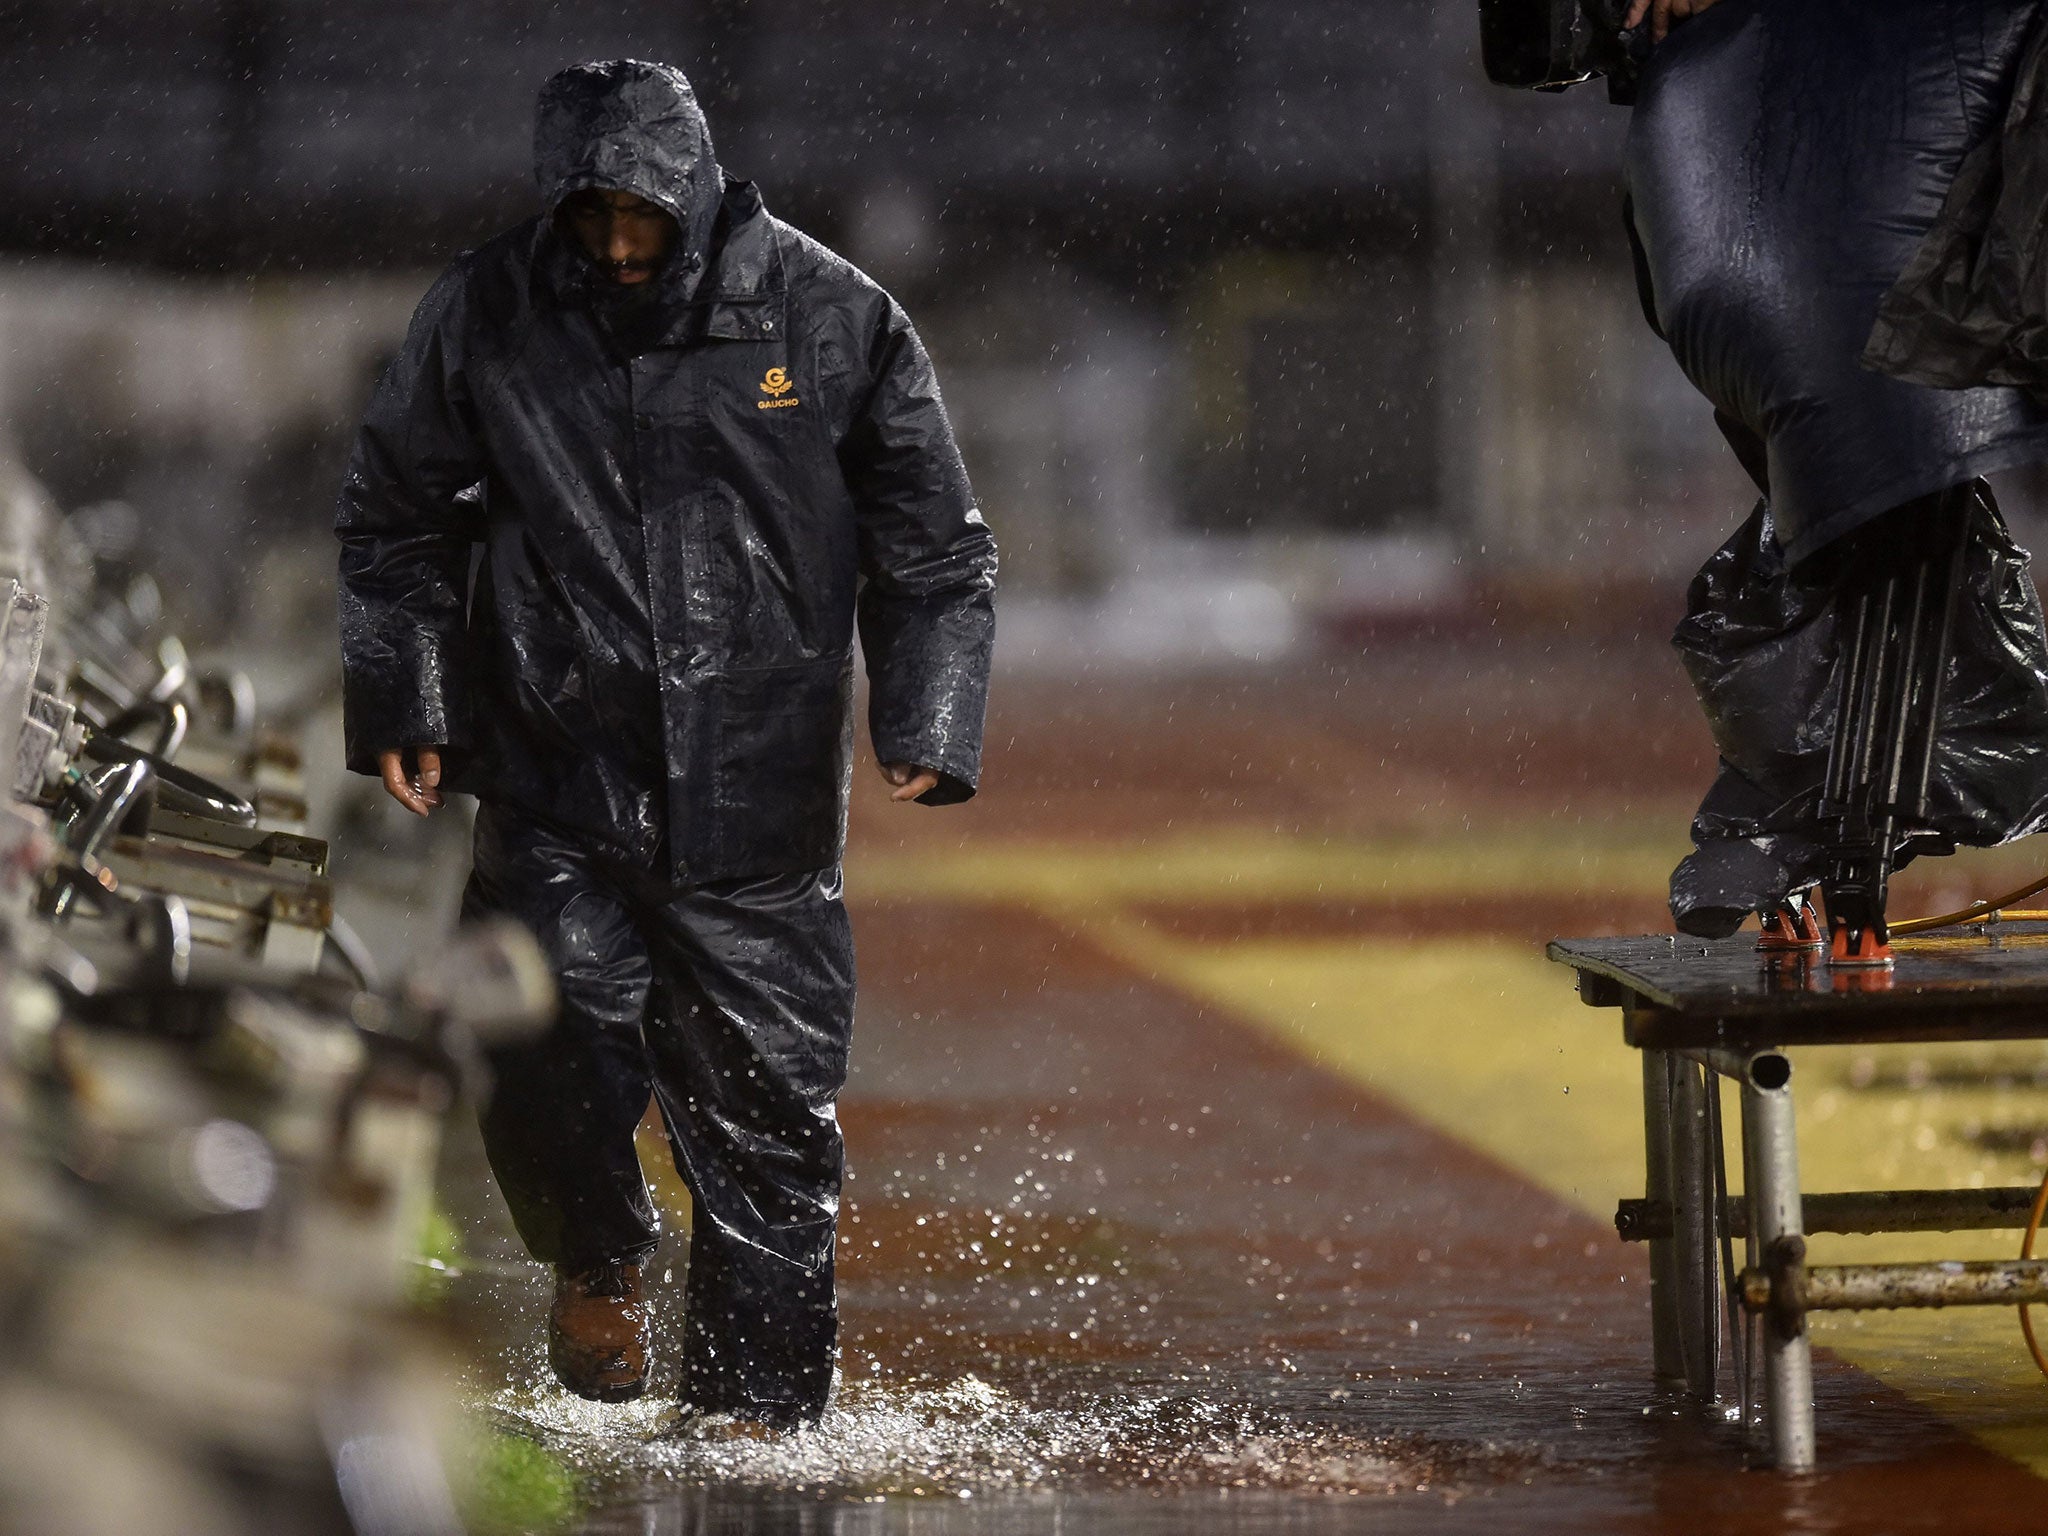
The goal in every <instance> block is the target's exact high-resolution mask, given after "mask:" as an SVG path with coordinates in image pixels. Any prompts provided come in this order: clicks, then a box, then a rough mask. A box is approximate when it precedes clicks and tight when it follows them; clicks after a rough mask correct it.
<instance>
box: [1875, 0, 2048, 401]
mask: <svg viewBox="0 0 2048 1536" xmlns="http://www.w3.org/2000/svg"><path fill="white" fill-rule="evenodd" d="M1863 361H1864V363H1865V364H1866V365H1868V366H1869V367H1872V368H1877V369H1881V370H1883V371H1884V372H1886V373H1888V374H1891V375H1892V376H1894V377H1895V378H1901V379H1908V380H1911V381H1912V382H1913V383H1916V384H1929V385H1933V386H1935V387H1937V388H1943V389H1964V388H1969V387H1971V386H1973V385H1979V384H2009V385H2013V386H2015V387H2017V388H2020V389H2024V390H2028V391H2030V392H2031V393H2033V394H2035V395H2037V396H2048V27H2044V26H2042V25H2041V24H2040V23H2039V22H2036V24H2035V27H2034V33H2033V37H2032V40H2031V41H2030V42H2029V43H2028V45H2027V52H2026V57H2025V58H2024V59H2023V60H2022V61H2021V64H2020V71H2019V83H2018V84H2017V85H2016V86H2015V87H2014V89H2013V93H2012V103H2011V105H2010V106H2009V107H2008V108H2007V109H2006V114H2005V123H2004V125H2003V127H2001V128H2000V130H1999V131H1998V132H1997V133H1995V134H1992V135H1990V136H1989V137H1988V138H1986V139H1985V140H1984V141H1983V142H1982V143H1981V144H1979V145H1978V146H1977V147H1976V148H1975V149H1973V150H1971V151H1970V154H1969V157H1968V158H1967V159H1966V160H1964V162H1963V168H1962V169H1961V170H1960V171H1958V172H1957V173H1956V179H1955V184H1954V185H1953V186H1951V187H1950V188H1949V194H1948V201H1947V202H1946V203H1945V204H1944V205H1943V206H1942V210H1941V217H1940V219H1939V220H1937V221H1936V223H1935V226H1934V228H1933V229H1932V230H1931V231H1929V232H1928V235H1927V238H1926V239H1925V240H1924V241H1922V242H1921V245H1920V249H1919V251H1918V252H1917V253H1915V255H1914V257H1913V260H1912V261H1911V262H1910V263H1908V265H1907V267H1906V270H1905V271H1904V272H1902V273H1900V274H1899V280H1898V282H1897V284H1895V285H1894V286H1893V288H1892V290H1891V292H1889V293H1887V294H1886V295H1885V296H1884V302H1883V304H1882V305H1881V306H1880V307H1879V309H1878V315H1877V325H1876V327H1875V328H1874V329H1873V330H1872V331H1871V333H1870V345H1869V346H1868V348H1866V350H1865V351H1864V354H1863Z"/></svg>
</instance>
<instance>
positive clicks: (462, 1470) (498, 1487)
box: [455, 1430, 576, 1536]
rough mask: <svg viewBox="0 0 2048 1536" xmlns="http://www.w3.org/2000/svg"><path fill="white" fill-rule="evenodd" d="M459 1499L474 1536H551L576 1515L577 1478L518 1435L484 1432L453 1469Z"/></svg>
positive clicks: (549, 1454) (558, 1458)
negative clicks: (550, 1534)
mask: <svg viewBox="0 0 2048 1536" xmlns="http://www.w3.org/2000/svg"><path fill="white" fill-rule="evenodd" d="M455 1473H456V1487H455V1501H456V1506H457V1508H458V1510H459V1511H460V1513H461V1516H462V1523H463V1525H464V1527H465V1528H466V1529H468V1531H469V1532H470V1536H549V1533H551V1532H555V1531H559V1530H562V1529H563V1528H564V1527H566V1526H567V1525H568V1523H569V1522H570V1521H571V1520H572V1519H574V1518H575V1516H576V1477H575V1474H574V1473H573V1472H571V1471H570V1470H569V1468H568V1467H567V1465H565V1464H564V1463H563V1461H562V1459H561V1458H560V1457H558V1456H556V1455H555V1454H554V1453H553V1452H551V1451H549V1450H548V1449H546V1448H545V1447H544V1446H539V1445H536V1444H534V1442H533V1441H531V1440H526V1439H522V1438H521V1437H520V1436H518V1435H508V1434H503V1433H500V1432H498V1431H494V1430H484V1431H482V1432H481V1433H480V1434H479V1435H478V1436H477V1438H476V1439H475V1440H473V1441H472V1442H471V1443H470V1445H469V1447H468V1449H467V1453H466V1454H465V1455H463V1456H462V1457H460V1458H459V1459H458V1460H457V1462H456V1466H455Z"/></svg>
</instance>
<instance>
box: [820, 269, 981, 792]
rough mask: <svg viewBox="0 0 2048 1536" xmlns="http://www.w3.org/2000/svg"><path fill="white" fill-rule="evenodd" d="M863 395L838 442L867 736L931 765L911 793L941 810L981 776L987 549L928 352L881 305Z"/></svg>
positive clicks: (892, 754)
mask: <svg viewBox="0 0 2048 1536" xmlns="http://www.w3.org/2000/svg"><path fill="white" fill-rule="evenodd" d="M867 363H868V369H867V379H868V391H867V395H866V398H865V399H864V400H861V401H858V402H857V404H856V407H855V411H854V415H853V422H852V426H851V429H850V430H849V431H848V433H847V435H846V437H845V439H844V440H843V441H842V443H841V446H840V464H841V468H842V471H843V472H844V474H845V477H846V483H847V486H848V489H849V490H850V491H851V492H852V495H853V503H854V508H855V512H856V515H857V516H858V519H859V542H860V565H861V576H862V578H863V580H862V586H861V593H860V638H861V647H862V650H863V651H864V653H865V655H866V658H867V672H868V685H869V695H868V729H869V732H870V734H871V735H872V737H873V739H874V745H875V754H876V756H878V757H879V758H880V759H881V760H882V761H883V762H885V763H888V762H902V763H915V764H918V765H919V766H921V767H925V768H931V769H935V770H937V772H938V774H939V784H938V787H937V788H936V789H933V790H930V791H928V792H927V793H926V794H924V795H922V796H921V797H920V799H921V800H922V801H923V802H924V803H925V804H927V805H949V804H952V803H955V802H957V801H961V800H965V799H967V798H968V797H969V796H971V795H972V794H973V793H974V791H975V787H976V785H977V784H978V783H979V782H980V778H981V732H982V721H983V717H984V715H985V713H986V711H987V707H988V676H989V661H990V656H991V654H992V652H993V649H994V645H995V600H994V599H995V585H996V546H995V539H994V537H993V536H992V535H991V534H990V533H989V529H988V524H987V523H986V522H984V521H983V520H982V516H981V512H980V510H979V509H978V508H977V507H976V506H975V504H974V492H973V489H972V488H971V487H970V486H969V485H968V483H967V470H966V467H965V466H964V465H963V464H962V463H961V461H960V450H959V448H958V447H957V446H955V444H954V442H953V428H952V424H951V423H950V422H948V421H947V420H946V409H945V406H944V405H943V404H941V403H940V400H939V385H938V379H937V377H936V375H935V374H934V373H933V371H932V364H931V358H930V357H929V356H927V355H926V353H925V350H924V344H923V343H922V342H920V341H919V340H918V339H917V333H916V332H915V331H914V330H912V329H911V325H910V320H909V317H908V316H906V315H905V314H904V313H903V311H902V310H901V309H900V308H898V307H897V306H896V304H895V303H894V302H892V301H887V300H885V301H884V308H883V310H882V313H881V315H880V317H879V323H878V324H877V326H876V329H875V331H874V334H873V335H872V337H871V338H870V344H869V349H868V357H867Z"/></svg>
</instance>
